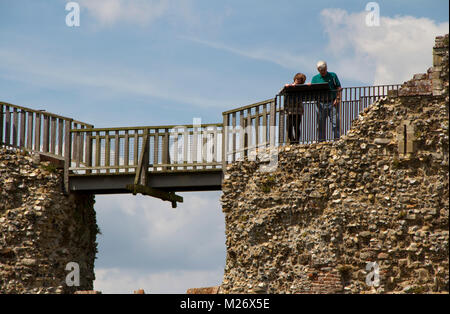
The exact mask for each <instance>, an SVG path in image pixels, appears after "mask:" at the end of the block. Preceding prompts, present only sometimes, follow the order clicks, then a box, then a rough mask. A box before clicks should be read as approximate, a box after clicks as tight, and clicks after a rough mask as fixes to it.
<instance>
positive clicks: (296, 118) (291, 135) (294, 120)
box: [286, 114, 302, 143]
mask: <svg viewBox="0 0 450 314" xmlns="http://www.w3.org/2000/svg"><path fill="white" fill-rule="evenodd" d="M301 123H302V115H301V114H288V115H287V123H286V124H287V133H288V139H289V143H299V141H300V124H301Z"/></svg>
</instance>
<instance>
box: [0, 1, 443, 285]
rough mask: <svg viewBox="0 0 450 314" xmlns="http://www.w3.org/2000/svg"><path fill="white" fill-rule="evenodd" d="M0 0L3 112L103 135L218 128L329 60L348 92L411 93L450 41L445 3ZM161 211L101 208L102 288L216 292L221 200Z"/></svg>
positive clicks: (134, 201)
mask: <svg viewBox="0 0 450 314" xmlns="http://www.w3.org/2000/svg"><path fill="white" fill-rule="evenodd" d="M67 2H69V1H64V0H52V1H47V0H45V1H44V0H14V1H12V0H0V43H1V45H0V100H1V101H5V102H9V103H13V104H17V105H22V106H27V107H31V108H34V109H46V110H47V111H50V112H54V113H57V114H60V115H64V116H69V117H73V118H74V119H77V120H81V121H84V122H88V123H91V124H94V125H95V126H96V127H114V126H140V125H165V124H185V123H192V119H193V118H195V117H200V118H201V119H202V123H215V122H221V118H222V115H221V113H222V112H223V111H225V110H228V109H231V108H235V107H239V106H243V105H247V104H250V103H254V102H258V101H261V100H265V99H268V98H271V97H273V96H274V95H275V94H276V92H277V91H278V90H279V88H280V87H281V85H283V84H284V83H287V82H290V81H291V80H292V77H293V75H294V74H295V73H297V72H303V73H305V74H306V75H307V81H310V80H311V78H312V76H313V75H315V74H316V70H315V63H316V62H317V61H318V60H320V59H324V60H326V61H327V62H328V68H329V70H330V71H333V72H336V73H337V74H338V76H339V78H340V81H341V83H342V85H343V86H362V85H372V84H384V83H386V84H388V83H403V82H404V81H406V80H408V79H409V78H411V77H412V75H413V74H415V73H421V72H425V71H426V70H427V68H428V67H430V66H431V65H432V58H431V49H432V46H433V43H434V37H435V36H436V35H443V34H444V33H447V32H448V20H449V17H448V9H449V8H448V6H449V3H448V1H447V0H431V1H418V0H414V1H398V0H397V1H393V0H391V1H377V3H378V5H379V8H380V15H381V19H380V25H379V26H376V27H369V26H367V25H366V23H365V22H364V21H365V17H366V16H367V14H368V12H367V11H365V8H366V4H367V3H368V1H324V0H316V1H289V0H284V1H256V0H252V1H250V0H239V1H226V0H222V1H206V0H204V1H200V0H199V1H195V0H178V1H174V0H173V1H172V0H154V1H150V0H134V1H130V0H79V1H77V2H78V3H79V5H80V7H81V12H80V26H79V27H68V26H67V25H66V24H65V19H66V15H67V14H68V13H69V12H68V11H66V10H65V5H66V3H67ZM181 195H182V196H184V197H185V202H184V203H183V204H180V206H179V207H178V208H177V209H172V208H171V207H170V204H169V203H166V202H162V201H160V200H157V199H151V198H145V197H133V196H126V195H120V196H117V195H116V196H97V203H96V210H97V215H98V223H99V226H100V228H101V230H102V235H101V236H99V239H98V242H99V251H100V252H99V254H98V259H97V261H96V273H97V280H96V282H95V287H96V289H98V290H102V291H103V292H104V293H108V292H119V293H130V292H132V290H133V289H137V288H144V289H147V290H149V292H154V293H157V292H160V293H175V292H181V293H182V292H184V291H185V290H186V289H187V288H189V287H197V286H208V285H217V284H220V282H221V280H222V275H223V267H224V265H225V235H224V229H225V228H224V217H223V214H222V212H221V207H220V202H219V197H220V192H219V191H218V192H207V193H181Z"/></svg>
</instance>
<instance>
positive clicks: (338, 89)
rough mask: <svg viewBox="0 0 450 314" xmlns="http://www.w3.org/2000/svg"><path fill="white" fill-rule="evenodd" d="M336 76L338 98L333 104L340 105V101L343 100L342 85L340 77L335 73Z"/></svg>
mask: <svg viewBox="0 0 450 314" xmlns="http://www.w3.org/2000/svg"><path fill="white" fill-rule="evenodd" d="M335 76H336V82H335V85H336V99H335V100H334V102H333V105H335V106H338V105H339V103H340V102H341V96H342V87H341V82H339V78H338V76H337V75H336V74H335Z"/></svg>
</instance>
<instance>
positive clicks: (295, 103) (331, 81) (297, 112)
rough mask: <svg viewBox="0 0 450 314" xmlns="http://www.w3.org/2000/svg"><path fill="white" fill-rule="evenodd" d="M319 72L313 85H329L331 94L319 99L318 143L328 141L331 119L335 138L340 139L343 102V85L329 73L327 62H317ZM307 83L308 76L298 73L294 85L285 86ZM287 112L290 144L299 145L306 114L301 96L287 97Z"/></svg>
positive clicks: (317, 113) (313, 79) (334, 75)
mask: <svg viewBox="0 0 450 314" xmlns="http://www.w3.org/2000/svg"><path fill="white" fill-rule="evenodd" d="M317 71H318V72H319V74H317V75H315V76H314V77H313V78H312V80H311V83H308V85H311V84H317V83H328V86H329V87H330V92H329V93H328V94H327V97H320V98H318V99H317V102H316V104H317V108H316V115H317V133H318V141H319V142H323V141H325V139H326V120H327V118H328V117H329V119H330V122H331V128H332V133H333V138H334V139H335V140H337V139H339V137H340V129H339V104H340V101H341V91H342V87H341V83H340V82H339V78H338V76H337V75H336V73H334V72H329V71H328V68H327V63H326V62H325V61H319V62H317ZM305 81H306V75H305V74H303V73H297V74H296V75H295V76H294V83H292V84H286V85H285V86H292V85H301V84H304V83H305ZM284 108H285V112H286V114H287V121H286V125H287V135H288V139H289V142H290V143H299V142H300V135H301V131H300V129H301V127H300V126H301V121H302V115H303V112H304V108H303V101H302V98H301V97H299V95H295V94H293V95H287V96H286V97H285V103H284Z"/></svg>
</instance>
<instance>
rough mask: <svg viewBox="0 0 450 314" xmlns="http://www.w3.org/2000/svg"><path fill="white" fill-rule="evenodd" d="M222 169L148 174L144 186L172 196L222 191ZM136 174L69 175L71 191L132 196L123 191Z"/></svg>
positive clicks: (132, 181)
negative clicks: (169, 192) (172, 194)
mask: <svg viewBox="0 0 450 314" xmlns="http://www.w3.org/2000/svg"><path fill="white" fill-rule="evenodd" d="M222 178H223V171H222V169H205V170H196V171H192V172H186V171H179V172H177V171H172V172H161V173H158V172H149V173H148V183H147V186H149V187H151V188H155V189H160V190H164V191H171V192H189V191H218V190H221V189H222ZM134 179H135V174H133V173H130V174H120V175H118V174H92V175H85V174H84V175H77V174H71V175H70V181H69V182H70V183H69V186H70V191H71V192H82V193H92V194H117V193H131V192H130V191H129V190H127V189H126V186H127V185H128V184H133V183H134Z"/></svg>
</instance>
